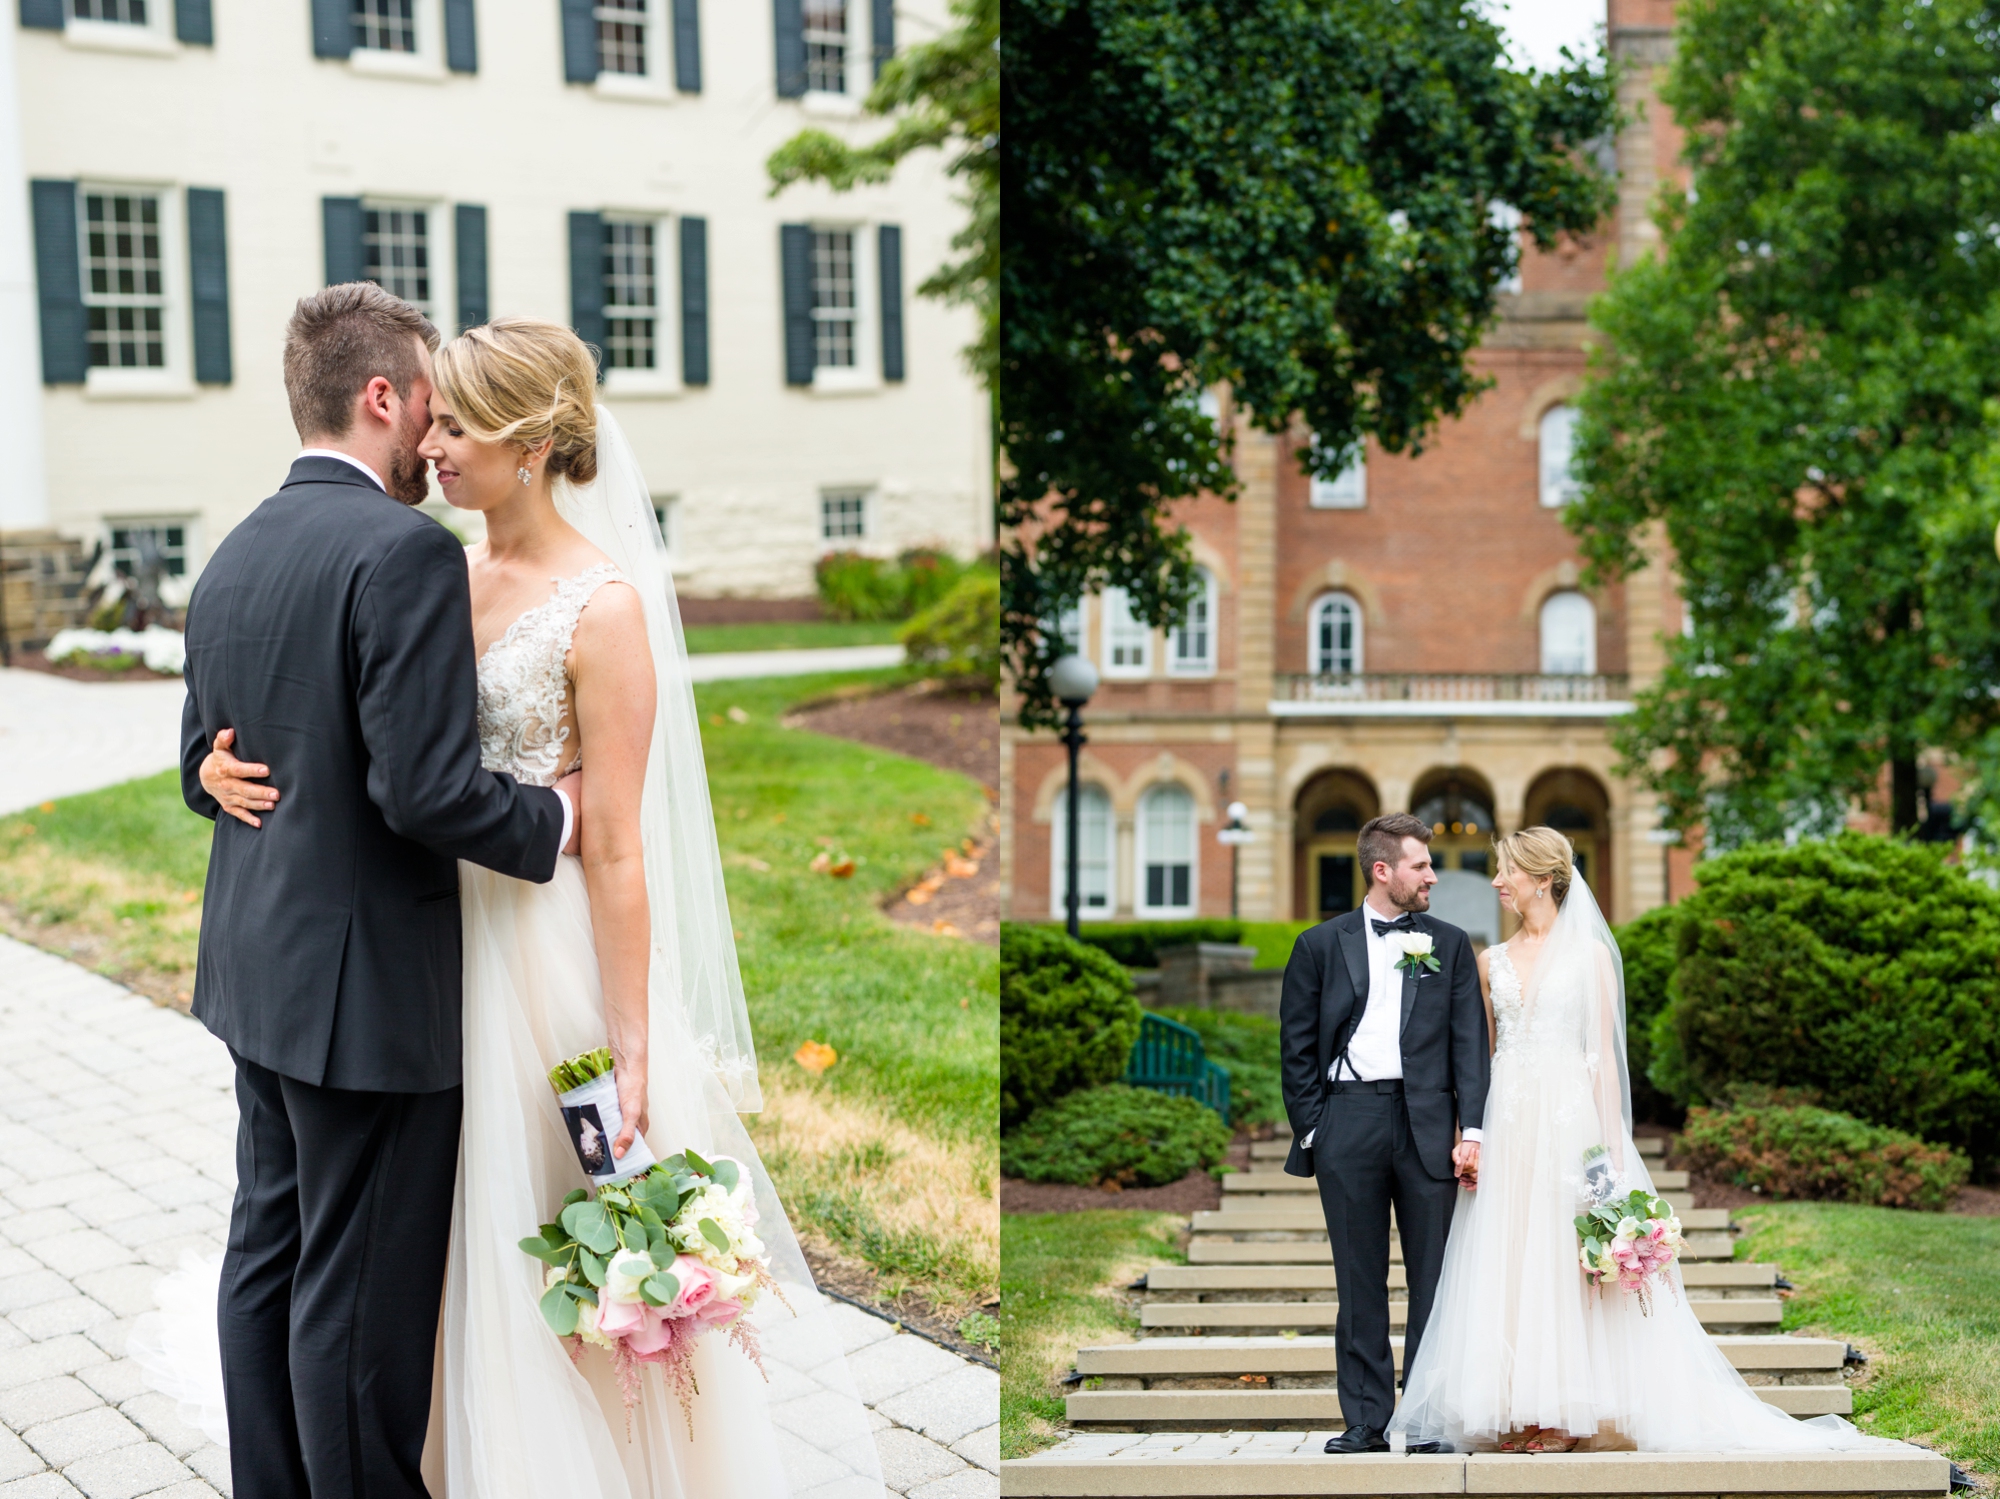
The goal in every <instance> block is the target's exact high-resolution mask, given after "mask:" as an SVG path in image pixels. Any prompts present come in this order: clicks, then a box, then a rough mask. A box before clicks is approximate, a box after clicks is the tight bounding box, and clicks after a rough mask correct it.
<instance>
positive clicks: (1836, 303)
mask: <svg viewBox="0 0 2000 1499" xmlns="http://www.w3.org/2000/svg"><path fill="white" fill-rule="evenodd" d="M1677 36H1678V47H1679V51H1678V57H1677V60H1676V62H1675V64H1674V67H1673V71H1672V74H1671V76H1670V78H1669V80H1668V82H1667V84H1666V86H1665V88H1664V89H1663V91H1662V96H1663V98H1664V99H1665V100H1666V102H1667V103H1668V104H1669V105H1670V106H1671V107H1672V108H1673V110H1674V114H1675V117H1676V119H1677V120H1678V121H1679V123H1680V125H1681V127H1682V128H1683V130H1685V131H1686V133H1687V141H1688V147H1687V160H1688V164H1689V166H1690V167H1691V169H1692V171H1693V177H1694V182H1695V187H1696V191H1694V192H1692V193H1686V194H1683V193H1680V192H1677V191H1671V190H1670V191H1668V192H1667V193H1665V194H1663V196H1662V199H1661V202H1660V205H1659V208H1658V214H1657V217H1658V222H1659V225H1660V228H1661V231H1662V234H1663V235H1664V241H1665V253H1664V254H1663V255H1661V256H1659V257H1657V258H1654V259H1651V260H1648V261H1645V262H1642V263H1641V264H1639V265H1636V266H1634V267H1632V268H1631V269H1629V270H1627V271H1625V272H1623V273H1622V274H1620V275H1619V276H1618V277H1616V278H1615V280H1614V282H1613V284H1612V288H1611V291H1610V292H1609V294H1608V295H1607V296H1605V297H1604V298H1602V299H1600V301H1599V303H1598V304H1597V307H1596V310H1595V312H1594V314H1593V316H1594V318H1595V321H1596V323H1597V326H1598V327H1599V328H1600V329H1601V330H1602V331H1603V333H1604V334H1605V335H1606V340H1607V341H1606V344H1605V346H1604V347H1603V348H1601V349H1600V350H1599V351H1598V353H1597V355H1596V356H1595V358H1594V361H1593V362H1594V377H1593V380H1592V383H1591V384H1590V385H1589V386H1588V388H1587V389H1586V392H1585V394H1584V396H1583V398H1582V400H1581V406H1582V410H1583V419H1582V422H1581V425H1580V431H1579V438H1578V454H1577V463H1578V474H1579V478H1580V479H1581V480H1582V481H1583V483H1584V487H1585V496H1584V498H1583V499H1582V500H1581V501H1580V502H1579V503H1578V504H1577V505H1576V506H1575V507H1573V509H1572V510H1571V511H1570V514H1569V520H1570V523H1571V525H1572V526H1573V527H1574V529H1575V530H1576V532H1577V534H1578V535H1579V537H1580V538H1581V539H1582V545H1583V549H1584V552H1585V555H1586V557H1587V558H1588V560H1589V562H1590V564H1591V568H1592V572H1593V575H1594V576H1595V577H1597V578H1600V579H1605V578H1615V577H1618V576H1621V575H1624V574H1626V573H1628V572H1629V571H1630V570H1632V569H1633V568H1634V567H1636V566H1638V565H1639V564H1640V563H1641V562H1642V560H1643V557H1644V550H1645V547H1646V545H1647V540H1648V538H1649V537H1650V536H1652V535H1654V534H1656V532H1655V530H1654V528H1655V527H1656V525H1658V526H1663V527H1664V534H1665V537H1666V540H1667V541H1668V542H1669V543H1670V544H1671V547H1672V551H1673V561H1674V564H1675V566H1676V567H1677V568H1678V570H1679V573H1680V576H1681V579H1682V583H1683V597H1684V599H1685V602H1686V608H1687V614H1688V620H1689V625H1688V629H1687V631H1686V633H1685V634H1684V635H1683V636H1681V637H1679V638H1677V639H1674V640H1671V641H1669V642H1668V653H1667V654H1668V664H1667V667H1666V670H1665V673H1664V674H1663V676H1662V677H1661V678H1660V680H1659V681H1658V683H1657V684H1655V685H1654V686H1652V687H1650V688H1649V689H1648V690H1646V691H1644V692H1642V693H1641V694H1640V695H1639V699H1638V704H1637V709H1636V711H1635V713H1634V714H1633V715H1632V716H1631V718H1629V719H1628V720H1627V721H1626V722H1625V723H1623V724H1622V725H1621V726H1620V727H1619V728H1618V730H1617V743H1618V746H1619V748H1620V750H1621V752H1622V754H1623V756H1624V759H1625V769H1626V770H1627V772H1628V773H1629V774H1632V775H1634V776H1636V777H1639V778H1640V779H1641V780H1643V781H1644V782H1645V783H1646V784H1648V785H1650V786H1651V787H1653V788H1654V789H1655V790H1657V791H1658V793H1659V794H1660V795H1661V797H1662V799H1663V801H1664V803H1665V805H1666V807H1667V809H1668V811H1669V815H1670V820H1671V821H1672V823H1673V825H1674V826H1676V827H1681V828H1689V827H1693V826H1695V825H1702V826H1704V827H1705V829H1706V837H1707V840H1708V842H1709V844H1710V845H1711V846H1717V847H1724V848H1727V847H1731V846H1734V845H1737V844H1740V843H1744V842H1747V841H1751V840H1755V839H1761V838H1772V837H1778V836H1790V835H1796V834H1799V833H1817V832H1830V831H1832V830H1834V829H1836V828H1838V827H1839V826H1840V824H1841V823H1842V821H1843V820H1844V818H1845V816H1846V814H1847V812H1848V809H1849V807H1850V806H1851V805H1852V802H1853V800H1854V799H1855V798H1857V797H1866V796H1867V795H1868V793H1869V792H1870V791H1871V790H1872V789H1873V788H1875V787H1876V786H1877V785H1878V784H1879V782H1880V779H1881V775H1882V771H1883V767H1884V765H1885V764H1886V765H1887V766H1888V767H1889V772H1890V775H1889V784H1890V797H1889V813H1890V821H1891V823H1892V825H1893V826H1894V827H1895V828H1896V829H1898V830H1902V829H1908V828H1910V827H1912V826H1913V825H1914V824H1915V823H1916V821H1917V787H1918V762H1919V757H1920V755H1921V754H1922V753H1923V752H1924V751H1925V750H1927V749H1934V750H1943V751H1946V752H1949V753H1952V754H1956V755H1963V756H1970V757H1972V758H1974V759H1983V760H1985V761H1986V762H1988V764H1989V766H1990V765H1992V764H1995V763H2000V698H1996V696H1995V689H1996V687H2000V654H1997V653H1996V651H1997V649H2000V633H1996V628H1995V621H1994V618H1993V605H1994V602H1995V594H1996V589H1995V584H1996V582H2000V573H1996V570H1995V565H1994V558H1993V554H1992V546H1991V541H1990V538H1991V536H1992V533H1993V527H1994V521H1995V519H1996V517H2000V505H1996V499H2000V486H1996V485H1995V484H1994V483H1993V482H1992V475H1991V474H1990V472H1989V468H1990V465H1991V460H1990V457H1989V454H1990V452H1991V450H1992V448H1993V444H1994V437H1995V403H1996V401H2000V130H1996V128H1995V124H1994V120H1995V116H1996V112H2000V28H1996V24H1995V20H1994V14H1993V11H1992V8H1991V6H1990V5H1988V4H1986V3H1984V0H1927V3H1922V4H1917V3H1911V0H1687V3H1685V4H1683V5H1682V6H1681V8H1680V10H1679V12H1678V26H1677ZM1989 784H1990V785H1991V784H2000V781H1994V780H1991V779H1989Z"/></svg>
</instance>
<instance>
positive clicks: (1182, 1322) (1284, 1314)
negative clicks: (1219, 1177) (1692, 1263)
mask: <svg viewBox="0 0 2000 1499" xmlns="http://www.w3.org/2000/svg"><path fill="white" fill-rule="evenodd" d="M1688 1305H1689V1306H1691V1307H1693V1308H1694V1314H1695V1316H1696V1317H1698V1318H1699V1319H1700V1320H1701V1325H1702V1326H1703V1327H1709V1328H1728V1329H1731V1330H1737V1329H1747V1328H1754V1327H1776V1326H1777V1325H1778V1324H1779V1323H1780V1322H1782V1321H1783V1320H1784V1317H1785V1312H1784V1307H1783V1306H1782V1305H1781V1304H1780V1303H1779V1301H1778V1298H1777V1297H1775V1296H1730V1297H1695V1296H1693V1295H1690V1296H1689V1297H1688ZM1408 1309H1409V1302H1408V1301H1391V1302H1390V1303H1389V1325H1390V1326H1391V1327H1401V1326H1402V1325H1403V1318H1404V1316H1405V1315H1406V1314H1407V1312H1408ZM1339 1315H1340V1303H1339V1302H1337V1301H1149V1302H1147V1303H1145V1304H1144V1305H1143V1306H1141V1307H1140V1308H1139V1325H1140V1326H1141V1327H1143V1328H1155V1327H1171V1328H1175V1329H1186V1330H1188V1331H1195V1330H1200V1329H1209V1328H1225V1327H1226V1328H1252V1327H1269V1328H1273V1329H1278V1328H1289V1329H1296V1330H1299V1331H1304V1330H1305V1329H1307V1328H1311V1327H1327V1328H1330V1327H1332V1326H1333V1324H1334V1320H1335V1319H1336V1318H1337V1317H1338V1316H1339Z"/></svg>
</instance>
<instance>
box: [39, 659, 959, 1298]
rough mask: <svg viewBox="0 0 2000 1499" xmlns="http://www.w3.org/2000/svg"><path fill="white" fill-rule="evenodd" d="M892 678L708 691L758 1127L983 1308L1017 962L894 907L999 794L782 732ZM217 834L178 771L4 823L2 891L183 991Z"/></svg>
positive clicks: (837, 1214)
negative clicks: (896, 918)
mask: <svg viewBox="0 0 2000 1499" xmlns="http://www.w3.org/2000/svg"><path fill="white" fill-rule="evenodd" d="M884 675H885V674H882V673H874V674H864V673H848V674H845V675H841V676H823V677H809V678H796V677H795V678H775V679H770V680H765V681H749V682H724V683H715V684H712V685H708V686H704V687H701V688H699V689H697V702H698V704H699V707H700V710H701V714H702V733H703V740H704V750H705V754H706V758H707V762H708V771H709V785H710V794H711V797H712V799H713V802H714V806H715V812H716V824H717V829H718V832H719V834H720V837H721V842H722V849H723V859H724V866H725V873H726V875H727V877H728V883H729V894H730V908H731V914H732V915H733V916H734V918H735V922H736V926H737V930H738V933H739V937H738V943H737V947H738V952H739V955H740V958H741V962H742V967H743V978H744V987H745V990H746V992H747V993H748V995H749V999H750V1011H751V1023H752V1026H753V1028H754V1030H755V1032H756V1039H757V1047H758V1059H759V1063H760V1068H761V1071H762V1074H763V1077H764V1081H765V1088H766V1092H767V1095H768V1101H769V1107H768V1108H767V1110H766V1112H765V1113H764V1114H763V1115H761V1116H759V1117H758V1118H757V1120H756V1121H755V1122H754V1125H753V1129H754V1131H755V1133H756V1135H757V1139H758V1143H759V1148H760V1149H761V1150H762V1151H763V1152H764V1153H765V1155H766V1158H767V1160H769V1162H770V1164H771V1169H772V1172H773V1175H774V1176H775V1177H776V1178H777V1180H778V1182H779V1186H780V1188H781V1190H782V1191H783V1192H784V1193H785V1195H786V1197H787V1199H788V1200H789V1203H790V1205H791V1207H792V1209H793V1213H794V1217H795V1219H796V1220H798V1221H800V1222H801V1225H802V1226H803V1227H805V1228H808V1229H811V1230H815V1231H817V1232H818V1233H819V1234H820V1235H821V1236H822V1237H823V1238H824V1239H825V1240H827V1241H828V1242H830V1243H831V1244H832V1245H833V1246H834V1247H836V1248H838V1249H839V1250H841V1251H842V1252H844V1253H846V1254H848V1255H850V1256H852V1257H854V1258H858V1259H861V1260H865V1261H867V1262H868V1263H869V1264H870V1265H871V1266H872V1267H873V1268H874V1269H875V1270H876V1271H877V1272H878V1273H879V1274H880V1275H882V1276H883V1277H884V1278H885V1279H886V1281H887V1282H888V1284H889V1286H890V1288H891V1289H896V1288H899V1287H902V1286H910V1287H914V1288H916V1289H918V1290H920V1291H922V1292H923V1293H924V1294H926V1295H928V1296H930V1297H931V1298H932V1299H933V1300H935V1301H937V1302H938V1303H939V1304H940V1305H942V1306H945V1307H947V1308H951V1307H969V1306H971V1305H973V1304H975V1303H976V1302H978V1301H980V1300H983V1299H984V1298H985V1297H987V1296H990V1295H991V1294H992V1291H993V1288H994V1285H995V1283H996V1277H997V1274H998V1252H997V1243H996V1242H995V1240H996V1235H997V1223H996V1219H997V1208H996V1206H995V1193H996V1190H997V1183H998V1151H999V1138H998V1123H997V1120H998V1103H999V962H998V957H997V954H996V953H995V952H994V950H993V949H992V948H989V947H981V946H977V945H975V944H972V943H968V942H963V941H956V940H950V939H945V938H939V937H934V936H931V935H929V934H928V933H923V932H918V931H913V930H909V929H907V928H900V927H896V926H894V925H892V924H891V923H889V922H888V921H887V920H886V919H884V918H883V917H882V916H881V914H880V913H879V911H878V909H877V907H878V904H879V903H880V902H881V901H882V899H883V898H884V897H886V896H888V895H889V894H891V893H892V892H893V891H895V890H897V889H898V888H900V887H901V886H903V885H905V884H907V883H909V882H910V881H912V880H914V879H915V878H917V877H918V876H919V875H920V874H921V873H922V872H923V871H924V869H925V868H927V867H928V866H929V865H931V864H933V863H935V862H936V861H937V860H938V858H939V854H940V850H941V849H942V847H943V846H944V845H945V844H947V843H956V842H957V841H958V840H959V838H961V837H963V836H965V834H967V833H969V832H971V831H973V830H974V828H975V827H976V826H977V824H978V823H979V822H980V821H981V820H983V818H984V815H985V809H986V803H985V797H984V794H983V793H982V792H981V791H980V789H979V788H978V786H976V785H975V784H974V783H973V782H972V781H970V780H967V779H966V778H965V777H963V776H959V775H955V774H953V773H951V772H948V771H944V770H940V769H938V768H936V767H934V766H931V765H927V764H924V763H921V762H919V761H915V760H909V759H905V758H903V757H902V756H899V755H894V754H890V753H888V752H887V751H884V750H878V749H873V748H871V747H869V746H866V745H861V744H855V743H853V742H851V741H848V740H841V739H832V738H827V737H825V736H822V735H817V734H811V733H807V732H804V731H800V730H790V729H785V728H781V727H780V726H779V722H778V720H779V718H780V717H781V716H782V715H783V713H784V712H785V711H786V709H787V708H788V707H789V706H790V705H792V704H794V703H797V702H801V701H804V700H806V699H807V698H811V697H816V696H820V695H823V694H825V693H827V692H829V691H832V690H834V689H837V688H840V687H845V686H851V685H856V684H861V683H865V682H867V681H870V680H879V679H881V678H882V677H883V676H884ZM732 710H735V711H734V712H732ZM209 837H210V824H208V823H207V822H205V821H203V820H202V819H201V818H198V817H196V816H195V815H194V814H193V813H191V812H188V811H187V810H186V809H185V808H184V807H183V806H182V804H181V800H180V789H179V784H178V777H177V775H176V774H175V773H173V772H168V773H167V774H164V775H160V776H154V777H149V778H147V779H146V780H142V781H134V782H131V783H129V784H127V785H124V786H118V787H113V788H111V789H110V790H107V791H100V792H94V793H92V794H90V795H87V796H80V797H71V798H68V799H66V800H64V801H62V802H60V803H57V804H54V807H53V810H37V811H31V812H28V813H24V814H21V815H19V816H16V817H12V818H4V819H0V904H4V906H5V907H6V908H8V911H9V916H10V919H9V921H8V925H9V926H10V927H11V928H12V929H13V930H14V931H15V932H17V933H18V934H20V935H23V936H25V937H27V938H28V940H31V941H37V942H40V943H41V944H42V945H44V946H48V947H51V948H53V949H54V950H56V951H59V952H62V953H64V954H65V955H66V956H74V957H76V958H77V959H78V960H79V961H82V962H85V963H87V964H89V965H90V966H92V967H95V968H97V969H99V970H100V971H103V972H106V973H109V974H111V975H113V976H114V977H118V978H121V979H123V980H125V981H126V982H130V983H134V984H135V985H136V986H137V987H140V988H142V989H143V990H144V991H145V992H147V993H150V994H152V995H154V996H155V997H156V998H161V999H168V1000H179V1001H180V1002H182V1003H183V1004H184V1003H185V997H184V996H185V992H186V990H187V989H188V988H189V987H191V981H192V969H193V959H194V947H195V938H196V930H197V923H198V913H199V899H200V890H201V885H202V880H203V877H204V874H205V872H206V869H207V861H208V844H209ZM822 849H825V850H828V851H829V852H832V853H833V854H835V855H836V856H837V857H840V856H848V857H852V858H853V859H854V861H855V872H854V874H853V876H852V877H851V878H847V879H836V878H834V877H832V876H831V875H828V874H824V873H815V872H813V871H812V869H811V868H810V865H811V863H812V860H813V857H814V856H815V855H816V854H818V853H819V852H821V851H822ZM808 1040H812V1041H818V1042H822V1043H825V1044H828V1045H831V1046H832V1047H833V1048H834V1049H835V1051H836V1052H837V1054H838V1056H839V1060H838V1061H837V1062H836V1063H835V1064H834V1065H833V1066H832V1067H831V1068H830V1069H829V1070H827V1071H826V1072H825V1073H824V1074H823V1075H821V1076H817V1077H815V1076H814V1075H812V1074H810V1073H808V1072H807V1071H806V1070H805V1069H804V1068H803V1067H801V1066H800V1065H799V1064H798V1063H796V1062H795V1061H793V1060H792V1057H793V1053H794V1052H795V1051H796V1050H797V1049H798V1047H799V1045H800V1043H801V1042H804V1041H808Z"/></svg>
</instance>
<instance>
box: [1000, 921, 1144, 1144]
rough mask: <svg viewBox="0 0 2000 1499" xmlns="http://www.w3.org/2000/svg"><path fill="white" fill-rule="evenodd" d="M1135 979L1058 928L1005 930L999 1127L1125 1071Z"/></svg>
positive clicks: (1135, 1006) (1134, 1017)
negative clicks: (1066, 1094)
mask: <svg viewBox="0 0 2000 1499" xmlns="http://www.w3.org/2000/svg"><path fill="white" fill-rule="evenodd" d="M1139 1015H1140V1010H1139V1001H1138V999H1137V998H1136V997H1135V996H1134V995H1133V993H1132V976H1131V975H1130V974H1128V973H1127V972H1126V971H1125V970H1124V969H1123V968H1120V967H1119V966H1118V965H1117V964H1116V963H1114V962H1113V961H1112V960H1111V959H1110V958H1108V957H1107V956H1105V955H1104V954H1103V953H1101V952H1099V951H1098V950H1097V949H1096V948H1094V947H1086V946H1084V944H1083V943H1081V942H1072V941H1070V939H1069V938H1068V937H1067V936H1065V935H1064V934H1063V932H1062V931H1061V929H1060V928H1057V927H1051V926H1039V925H1036V926H1017V925H1013V924H1011V923H1010V924H1009V925H1008V926H1006V927H1005V928H1003V929H1002V931H1001V934H1000V1126H1001V1128H1002V1129H1006V1128H1009V1127H1011V1126H1012V1125H1014V1124H1016V1123H1018V1122H1019V1121H1021V1120H1023V1119H1025V1118H1027V1117H1028V1115H1030V1114H1032V1113H1033V1112H1034V1111H1035V1110H1036V1109H1038V1108H1040V1107H1041V1106H1042V1105H1044V1104H1046V1103H1051V1102H1053V1101H1054V1100H1056V1099H1058V1098H1061V1097H1062V1096H1063V1095H1064V1094H1065V1093H1070V1092H1074V1091H1075V1090H1076V1089H1078V1088H1088V1087H1092V1086H1094V1085H1095V1084H1098V1083H1108V1082H1110V1081H1112V1080H1113V1079H1114V1078H1118V1077H1121V1076H1123V1075H1124V1072H1125V1064H1126V1063H1127V1062H1129V1061H1130V1060H1131V1057H1132V1044H1133V1043H1134V1042H1135V1041H1137V1040H1138V1039H1139Z"/></svg>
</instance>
